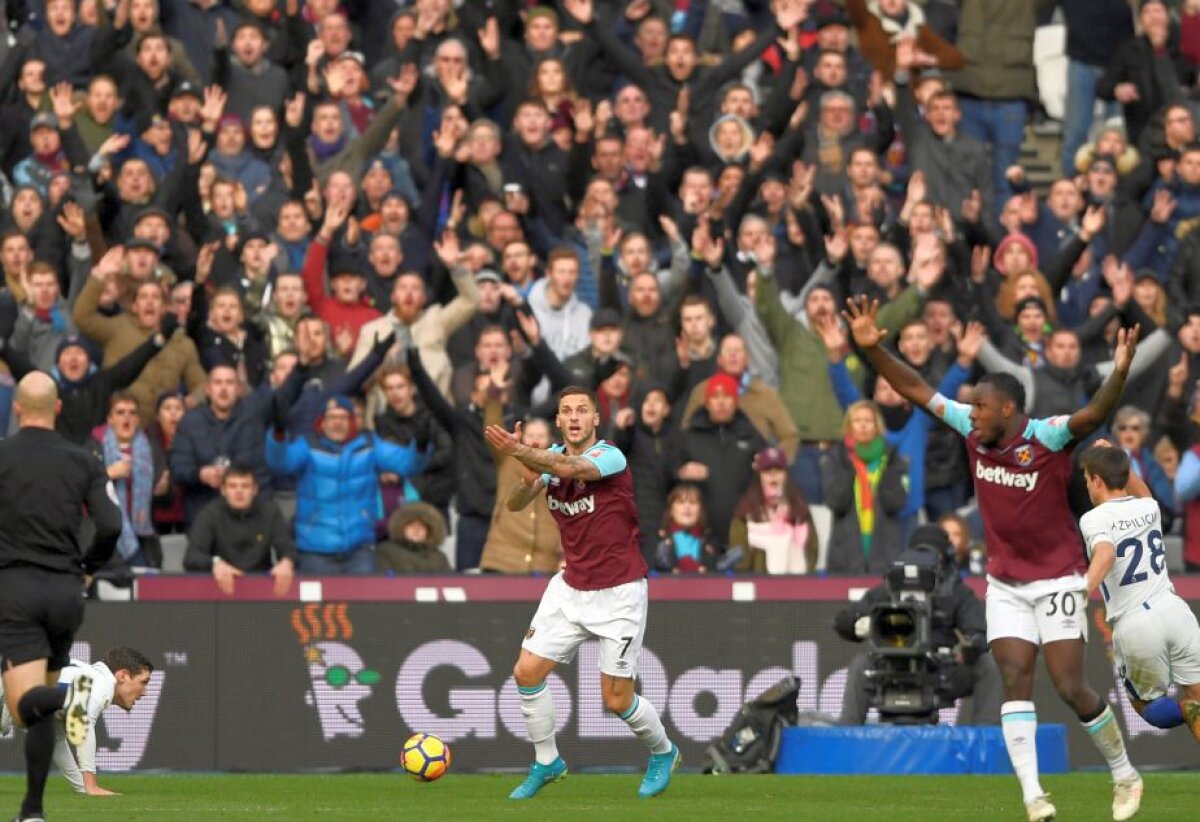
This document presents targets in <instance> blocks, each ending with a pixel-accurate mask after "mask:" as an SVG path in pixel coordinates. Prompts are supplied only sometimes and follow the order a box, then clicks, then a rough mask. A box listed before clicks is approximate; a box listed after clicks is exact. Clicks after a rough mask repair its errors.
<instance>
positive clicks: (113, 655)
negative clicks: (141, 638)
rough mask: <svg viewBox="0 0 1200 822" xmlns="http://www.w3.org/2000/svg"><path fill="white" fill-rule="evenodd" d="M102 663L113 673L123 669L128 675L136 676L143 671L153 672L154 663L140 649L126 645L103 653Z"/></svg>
mask: <svg viewBox="0 0 1200 822" xmlns="http://www.w3.org/2000/svg"><path fill="white" fill-rule="evenodd" d="M104 664H105V665H107V666H108V670H110V671H112V672H113V673H114V674H115V673H116V672H117V671H125V672H127V673H128V674H129V675H130V676H137V675H138V674H141V673H143V672H146V673H153V672H154V663H153V662H151V661H150V660H149V659H148V658H147V657H146V655H145V654H143V653H142V652H141V651H139V650H136V649H134V648H130V647H129V646H127V645H119V646H117V647H116V648H113V649H112V650H111V651H109V652H108V653H107V654H105V656H104Z"/></svg>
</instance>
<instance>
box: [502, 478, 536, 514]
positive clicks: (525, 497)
mask: <svg viewBox="0 0 1200 822" xmlns="http://www.w3.org/2000/svg"><path fill="white" fill-rule="evenodd" d="M545 487H546V486H545V485H543V484H542V480H541V477H539V478H538V481H537V482H535V483H534V484H533V485H526V484H525V483H524V482H521V481H520V480H518V481H517V484H516V485H514V486H513V487H512V490H511V491H509V492H508V500H507V501H506V503H505V504H506V505H507V507H508V510H510V511H520V510H521V509H523V508H524V507H525V506H526V505H528V504H529V503H531V502H533V501H534V499H536V498H537V495H538V494H540V493H541V492H542V489H543V488H545Z"/></svg>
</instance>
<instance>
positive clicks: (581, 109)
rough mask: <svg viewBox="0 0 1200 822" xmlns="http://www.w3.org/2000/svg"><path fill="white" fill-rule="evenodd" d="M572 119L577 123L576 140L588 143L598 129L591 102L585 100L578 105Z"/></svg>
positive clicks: (572, 113)
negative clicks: (593, 132)
mask: <svg viewBox="0 0 1200 822" xmlns="http://www.w3.org/2000/svg"><path fill="white" fill-rule="evenodd" d="M571 119H572V120H574V122H575V138H576V139H577V140H579V141H580V142H581V143H585V142H587V140H588V139H589V138H590V137H591V136H592V131H593V130H595V128H596V118H595V116H594V115H593V113H592V104H591V101H589V100H586V99H584V100H580V101H579V102H578V103H576V104H575V110H574V111H573V112H571Z"/></svg>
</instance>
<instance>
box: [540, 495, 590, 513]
mask: <svg viewBox="0 0 1200 822" xmlns="http://www.w3.org/2000/svg"><path fill="white" fill-rule="evenodd" d="M546 502H547V503H548V504H549V506H550V510H551V511H561V512H562V513H563V514H564V515H566V516H568V517H577V516H579V515H580V514H594V513H596V495H595V494H588V495H587V496H586V497H580V498H579V499H577V500H575V501H574V502H562V501H560V500H556V499H555V498H554V497H550V498H549V499H547V500H546Z"/></svg>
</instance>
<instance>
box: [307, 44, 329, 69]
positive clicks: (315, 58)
mask: <svg viewBox="0 0 1200 822" xmlns="http://www.w3.org/2000/svg"><path fill="white" fill-rule="evenodd" d="M324 56H325V44H324V43H322V42H321V41H320V40H319V39H317V38H314V39H312V40H310V41H309V43H308V50H307V51H306V52H305V54H304V65H306V66H308V67H309V68H313V67H315V66H316V65H317V64H318V63H320V62H321V58H323V57H324Z"/></svg>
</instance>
